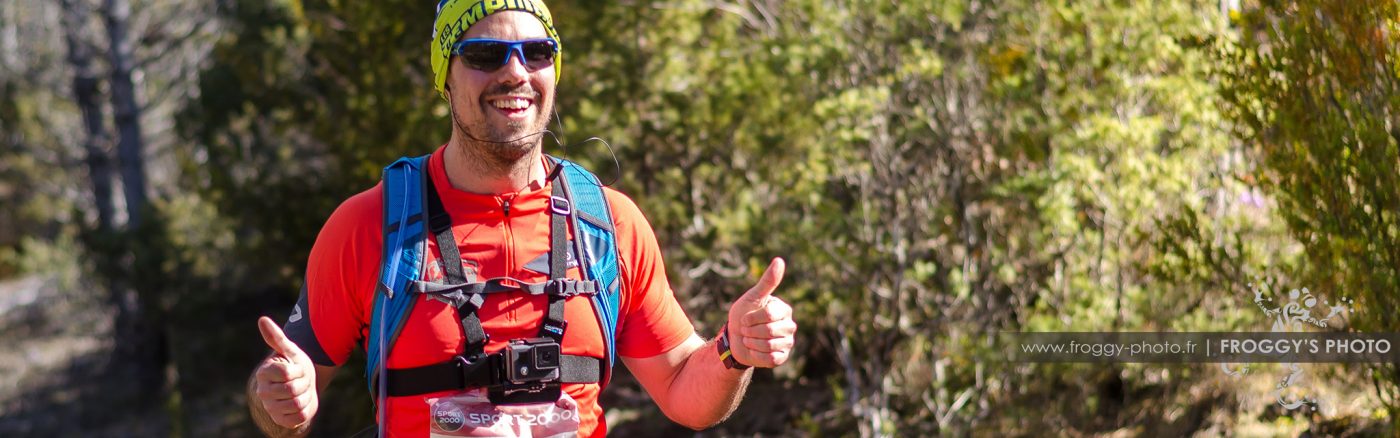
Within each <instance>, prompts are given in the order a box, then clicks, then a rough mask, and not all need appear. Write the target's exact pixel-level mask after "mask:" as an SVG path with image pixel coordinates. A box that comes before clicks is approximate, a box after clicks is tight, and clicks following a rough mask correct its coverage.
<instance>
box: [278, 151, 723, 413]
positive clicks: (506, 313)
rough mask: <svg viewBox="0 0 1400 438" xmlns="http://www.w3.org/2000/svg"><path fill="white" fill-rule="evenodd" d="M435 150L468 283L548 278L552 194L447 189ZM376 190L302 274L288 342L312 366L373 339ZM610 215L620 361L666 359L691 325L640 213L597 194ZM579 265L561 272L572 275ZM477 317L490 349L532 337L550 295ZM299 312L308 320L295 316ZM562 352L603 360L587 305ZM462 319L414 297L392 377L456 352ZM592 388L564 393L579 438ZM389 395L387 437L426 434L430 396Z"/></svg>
mask: <svg viewBox="0 0 1400 438" xmlns="http://www.w3.org/2000/svg"><path fill="white" fill-rule="evenodd" d="M443 150H444V148H443V147H439V148H438V150H437V151H436V152H434V153H433V155H432V158H431V159H430V160H429V165H428V169H429V175H430V176H431V177H432V178H433V185H434V186H435V187H437V191H438V194H439V196H441V198H442V201H443V205H444V207H445V208H446V209H447V212H448V214H449V215H450V216H452V231H453V234H454V235H455V237H456V239H457V246H458V248H459V249H460V251H461V255H462V265H463V271H464V272H467V273H469V274H468V275H470V273H473V272H474V273H475V274H476V278H477V280H476V281H482V280H485V279H487V278H493V277H505V276H509V277H513V278H516V279H519V280H522V281H526V282H530V283H535V282H541V281H545V280H548V278H549V275H548V273H549V264H548V263H547V262H546V260H547V257H546V256H547V254H548V252H549V228H550V224H549V219H550V212H549V197H550V193H551V192H550V187H549V185H548V184H546V186H545V187H539V188H533V189H530V188H527V189H526V190H525V191H522V192H519V193H516V194H507V195H478V194H474V193H468V192H463V191H460V190H456V189H454V188H452V185H451V184H450V183H448V181H447V176H446V175H447V174H446V170H445V167H444V165H443V158H442V157H443ZM382 191H383V188H382V184H380V185H376V186H375V187H374V188H372V189H369V190H366V191H364V192H360V193H359V194H357V195H355V196H353V197H351V198H350V199H348V200H346V201H345V202H344V203H343V204H341V205H340V207H339V208H337V209H336V211H335V213H332V214H331V217H330V219H328V220H327V221H326V225H325V227H324V228H322V229H321V233H320V235H318V236H317V238H316V245H315V247H313V248H312V250H311V258H310V260H309V261H308V263H307V268H306V287H305V289H304V290H303V296H302V298H301V301H300V302H299V303H298V306H297V307H296V308H295V309H294V311H293V315H292V318H290V320H289V322H288V324H287V326H288V327H287V332H288V333H287V334H288V336H289V337H290V338H291V339H292V340H293V341H295V342H296V343H297V344H298V345H299V346H301V348H302V349H303V350H306V351H307V353H308V355H310V356H311V357H312V360H313V361H314V362H316V363H317V364H319V365H326V366H338V365H340V364H342V363H344V362H345V360H346V358H347V357H348V356H349V354H350V352H351V350H352V349H353V348H355V347H356V346H359V347H361V348H363V347H364V345H365V342H366V340H367V339H366V338H367V337H368V336H367V335H368V333H369V321H370V313H371V308H372V306H371V304H370V303H371V301H370V300H371V297H372V296H373V293H374V290H375V283H376V282H377V281H378V279H377V275H378V273H379V264H380V254H381V253H382V246H383V239H384V238H383V235H382V234H381V233H382V230H383V195H382ZM604 193H605V196H606V198H607V200H608V204H609V205H610V206H611V211H612V216H613V217H612V221H613V226H614V229H615V230H616V240H617V244H618V256H619V265H620V272H619V275H620V278H619V280H620V282H621V296H622V297H621V304H620V310H619V316H618V332H617V354H619V355H622V356H627V357H637V358H642V357H651V356H655V355H658V354H661V353H664V352H667V351H669V350H670V349H672V348H675V347H676V346H678V345H680V344H681V343H682V342H683V341H685V340H686V339H687V338H689V337H690V336H691V335H692V334H693V333H694V332H695V328H694V326H693V325H691V323H690V320H689V318H687V317H686V315H685V312H684V310H682V309H681V307H680V304H679V303H677V302H676V299H675V296H674V295H673V293H672V292H671V289H670V286H669V283H668V282H667V280H666V269H665V265H664V264H663V263H662V260H661V253H660V249H659V248H658V246H657V243H656V235H655V232H653V231H652V229H651V225H650V224H648V223H647V220H646V218H645V217H643V216H642V213H641V211H640V210H638V209H637V206H636V204H634V203H633V202H632V200H631V199H628V198H627V196H626V195H623V194H621V193H619V192H617V191H615V190H612V189H610V188H606V189H605V190H604ZM427 240H428V248H429V251H428V255H427V262H428V263H427V264H426V266H427V269H425V271H426V272H424V275H423V277H424V278H423V279H424V280H427V281H442V277H443V270H442V265H441V264H440V263H439V262H438V255H439V253H438V250H437V244H436V242H434V241H433V239H432V238H429V239H427ZM578 276H579V271H578V267H576V266H571V267H570V268H569V277H570V278H579V277H578ZM486 297H487V298H486V302H485V304H483V305H482V307H481V309H480V310H478V311H477V313H478V315H479V316H480V318H481V325H482V327H483V328H484V329H485V330H486V333H487V335H489V336H490V338H491V341H490V343H489V344H488V345H487V347H486V351H487V352H488V353H489V352H494V351H497V350H500V349H501V348H502V347H504V346H505V344H506V342H507V341H509V340H510V339H517V338H528V337H535V336H536V334H537V333H538V330H539V327H540V321H541V318H542V317H543V315H544V311H545V310H546V309H547V298H546V297H544V296H531V295H529V294H526V293H524V292H519V291H517V292H510V293H501V294H488V295H487V296H486ZM303 310H304V313H303ZM564 317H565V320H566V321H568V322H569V325H568V329H567V330H566V331H565V333H564V342H563V352H564V353H565V354H573V355H584V356H593V357H599V358H601V357H603V348H604V347H603V338H602V335H601V334H600V333H599V331H598V324H597V323H596V322H595V321H596V318H595V317H594V315H593V308H592V304H591V303H590V302H589V299H588V298H587V297H571V298H569V299H568V300H567V301H566V302H565V310H564ZM459 321H460V317H459V316H458V315H457V311H456V309H454V308H452V307H451V306H449V305H447V304H445V303H443V302H440V301H437V300H432V299H428V298H426V297H423V296H420V297H419V299H418V302H417V303H415V304H414V306H413V312H412V314H410V315H409V317H408V320H407V321H406V322H405V323H404V327H403V330H402V332H401V333H400V335H399V338H398V341H397V343H396V344H395V345H394V346H393V348H392V351H391V352H390V353H389V357H388V359H387V364H388V367H389V368H412V367H418V366H424V365H431V364H435V363H439V362H443V361H446V360H448V359H451V358H452V357H453V356H456V355H458V354H461V352H462V351H461V345H462V333H461V328H460V322H459ZM599 390H600V388H599V386H598V385H597V384H564V391H565V392H567V393H568V394H569V395H570V396H572V397H573V398H574V399H575V400H577V401H578V402H579V414H580V418H581V429H580V430H579V435H580V436H602V435H604V434H605V432H606V429H607V427H606V424H605V423H604V422H603V421H600V419H601V418H603V409H602V407H601V406H599V405H598V394H599ZM445 394H448V392H440V393H432V394H423V395H418V396H406V397H390V398H389V399H388V401H387V406H388V417H389V420H388V423H389V430H388V434H389V435H390V436H395V437H415V438H416V437H427V436H428V404H427V402H426V401H425V400H426V399H428V398H431V397H439V396H442V395H445Z"/></svg>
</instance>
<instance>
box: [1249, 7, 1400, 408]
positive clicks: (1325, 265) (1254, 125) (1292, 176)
mask: <svg viewBox="0 0 1400 438" xmlns="http://www.w3.org/2000/svg"><path fill="white" fill-rule="evenodd" d="M1238 22H1239V25H1240V26H1241V28H1242V30H1243V31H1242V32H1241V33H1242V36H1241V37H1240V39H1239V40H1238V41H1237V42H1236V43H1235V44H1234V45H1232V46H1230V47H1228V48H1227V50H1224V51H1223V53H1222V58H1223V60H1224V62H1223V65H1222V70H1223V74H1222V77H1223V78H1224V84H1223V87H1222V95H1223V96H1224V99H1225V101H1226V102H1227V103H1228V104H1229V105H1228V111H1229V115H1230V118H1231V119H1232V120H1233V121H1235V122H1237V123H1238V135H1239V136H1240V137H1241V138H1243V139H1245V140H1246V141H1247V142H1248V144H1249V145H1250V146H1251V149H1250V152H1251V153H1252V154H1253V156H1255V157H1257V158H1258V162H1259V165H1260V166H1259V167H1260V168H1259V171H1258V176H1259V180H1260V184H1261V185H1262V186H1264V187H1266V188H1267V189H1268V190H1269V192H1270V193H1272V194H1274V195H1275V196H1276V199H1277V201H1278V211H1279V214H1280V216H1281V217H1282V221H1283V223H1284V224H1286V226H1287V229H1288V231H1289V233H1290V234H1291V235H1292V236H1293V238H1294V239H1295V240H1296V241H1298V242H1299V243H1301V244H1302V245H1303V246H1304V248H1305V256H1304V260H1305V262H1306V267H1305V269H1304V271H1303V273H1302V274H1301V276H1302V277H1303V278H1304V279H1305V280H1306V282H1307V283H1308V284H1310V285H1313V286H1312V287H1313V288H1314V290H1320V291H1324V292H1328V293H1332V294H1335V295H1337V296H1348V297H1353V298H1355V299H1356V301H1357V303H1358V305H1359V306H1361V307H1362V308H1364V309H1367V310H1365V311H1359V312H1357V314H1356V316H1355V319H1354V321H1352V326H1353V327H1354V328H1355V329H1358V330H1369V331H1394V330H1395V329H1396V328H1397V327H1400V319H1397V314H1396V313H1395V312H1394V311H1392V310H1390V309H1395V308H1396V307H1397V306H1400V296H1397V295H1396V293H1395V291H1396V290H1397V289H1400V222H1397V221H1400V172H1397V169H1400V131H1397V130H1396V127H1395V123H1396V118H1395V114H1396V113H1397V111H1400V93H1397V87H1400V64H1397V61H1396V60H1397V59H1400V33H1397V31H1400V5H1397V4H1396V3H1394V2H1325V1H1307V0H1299V1H1281V2H1265V3H1263V4H1261V5H1260V7H1258V8H1256V9H1250V10H1248V11H1247V12H1246V13H1245V14H1243V15H1242V16H1241V17H1239V20H1238ZM1374 375H1375V376H1376V378H1377V379H1379V380H1381V381H1385V382H1387V384H1385V385H1378V386H1377V387H1378V388H1381V392H1382V395H1383V396H1384V398H1385V399H1386V400H1387V401H1388V403H1389V409H1390V417H1391V418H1392V419H1394V418H1400V417H1397V415H1396V413H1397V409H1400V408H1398V407H1397V405H1400V403H1397V400H1398V399H1397V395H1400V394H1397V392H1396V389H1395V388H1396V386H1395V383H1396V382H1400V370H1397V368H1396V367H1395V366H1394V365H1389V366H1383V367H1380V368H1378V369H1377V370H1375V373H1374ZM1392 421H1395V420H1392Z"/></svg>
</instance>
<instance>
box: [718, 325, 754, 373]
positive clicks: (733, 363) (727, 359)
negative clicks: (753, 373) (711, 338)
mask: <svg viewBox="0 0 1400 438" xmlns="http://www.w3.org/2000/svg"><path fill="white" fill-rule="evenodd" d="M715 350H716V351H718V352H719V360H720V362H722V363H724V367H725V368H729V369H731V370H747V369H749V368H752V367H750V366H748V365H744V364H741V363H739V361H738V360H736V359H734V352H733V351H730V349H729V323H725V324H724V327H722V328H720V329H719V339H717V340H715Z"/></svg>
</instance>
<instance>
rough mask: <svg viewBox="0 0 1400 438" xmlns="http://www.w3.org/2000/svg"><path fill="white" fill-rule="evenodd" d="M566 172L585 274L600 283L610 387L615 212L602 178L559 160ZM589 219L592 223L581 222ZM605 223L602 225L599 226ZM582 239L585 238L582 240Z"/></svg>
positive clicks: (596, 306)
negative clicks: (607, 196) (610, 204)
mask: <svg viewBox="0 0 1400 438" xmlns="http://www.w3.org/2000/svg"><path fill="white" fill-rule="evenodd" d="M559 165H560V166H562V168H563V174H562V175H561V176H562V179H563V180H564V182H565V184H566V185H567V187H568V193H569V198H570V199H569V201H570V202H571V203H573V205H574V208H575V209H576V211H578V213H579V214H578V215H575V216H574V222H573V224H574V230H575V242H576V243H578V244H580V246H582V248H581V249H582V251H578V253H579V254H582V255H583V260H584V263H583V266H584V267H585V269H584V271H585V273H586V275H588V279H589V280H595V281H597V282H598V283H599V286H600V287H599V291H598V293H597V294H596V295H593V296H592V301H593V311H594V314H595V315H596V316H597V318H598V324H599V326H600V327H601V329H602V330H601V331H602V333H603V338H604V345H605V346H606V348H605V350H604V351H605V353H604V354H606V355H607V359H608V361H607V369H606V370H604V378H603V380H602V384H603V385H606V384H607V381H608V379H609V378H610V377H611V374H612V366H613V364H614V363H615V362H616V354H615V352H616V351H617V349H616V337H617V318H618V306H619V300H620V296H619V282H618V267H617V266H618V265H617V257H618V256H617V242H616V238H615V236H614V235H613V230H612V212H611V210H610V209H609V207H608V200H607V198H606V197H605V196H604V194H603V185H602V183H600V182H599V181H598V177H597V176H594V175H593V174H592V173H589V172H588V171H587V170H585V169H584V168H583V167H581V166H579V165H578V164H575V163H573V162H571V161H568V160H563V159H560V160H559ZM580 217H585V218H588V219H590V220H578V218H580ZM599 222H601V223H599ZM578 236H582V239H579V238H578Z"/></svg>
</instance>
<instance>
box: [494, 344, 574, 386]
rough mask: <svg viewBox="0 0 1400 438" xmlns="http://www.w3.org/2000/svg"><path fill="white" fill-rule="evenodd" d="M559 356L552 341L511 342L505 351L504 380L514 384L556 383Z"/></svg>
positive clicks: (557, 346) (556, 346)
mask: <svg viewBox="0 0 1400 438" xmlns="http://www.w3.org/2000/svg"><path fill="white" fill-rule="evenodd" d="M560 354H562V353H560V350H559V343H558V342H554V340H553V339H549V338H527V339H514V340H511V341H510V344H508V345H507V346H506V349H505V359H506V379H507V380H509V381H510V382H511V383H516V384H520V383H535V382H550V381H557V380H559V357H560Z"/></svg>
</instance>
